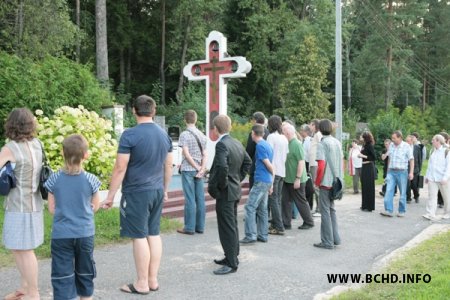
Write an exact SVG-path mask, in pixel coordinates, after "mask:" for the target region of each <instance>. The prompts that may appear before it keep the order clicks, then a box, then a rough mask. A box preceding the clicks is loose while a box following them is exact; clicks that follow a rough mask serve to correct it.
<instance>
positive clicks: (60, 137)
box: [55, 135, 64, 143]
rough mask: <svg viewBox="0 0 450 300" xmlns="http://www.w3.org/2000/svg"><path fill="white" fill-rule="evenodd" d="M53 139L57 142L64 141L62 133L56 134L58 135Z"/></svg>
mask: <svg viewBox="0 0 450 300" xmlns="http://www.w3.org/2000/svg"><path fill="white" fill-rule="evenodd" d="M55 141H56V142H58V143H62V142H63V141H64V137H63V136H62V135H58V136H57V137H56V138H55Z"/></svg>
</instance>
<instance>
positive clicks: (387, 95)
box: [384, 0, 393, 110]
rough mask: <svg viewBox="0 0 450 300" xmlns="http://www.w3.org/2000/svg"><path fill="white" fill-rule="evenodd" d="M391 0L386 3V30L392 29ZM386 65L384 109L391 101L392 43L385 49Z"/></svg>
mask: <svg viewBox="0 0 450 300" xmlns="http://www.w3.org/2000/svg"><path fill="white" fill-rule="evenodd" d="M392 1H393V0H389V3H388V14H389V19H388V27H389V28H388V30H392V13H393V6H392ZM386 66H387V71H388V75H387V79H386V92H385V100H384V102H385V103H384V106H385V109H386V110H388V107H389V104H390V103H391V72H392V44H391V45H389V47H388V49H387V57H386Z"/></svg>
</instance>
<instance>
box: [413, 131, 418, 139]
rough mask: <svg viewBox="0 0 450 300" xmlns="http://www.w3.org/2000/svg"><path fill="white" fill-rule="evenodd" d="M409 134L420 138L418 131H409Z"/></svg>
mask: <svg viewBox="0 0 450 300" xmlns="http://www.w3.org/2000/svg"><path fill="white" fill-rule="evenodd" d="M411 135H412V136H415V137H416V139H420V135H419V133H418V132H413V133H411Z"/></svg>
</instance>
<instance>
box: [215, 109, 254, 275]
mask: <svg viewBox="0 0 450 300" xmlns="http://www.w3.org/2000/svg"><path fill="white" fill-rule="evenodd" d="M213 124H214V129H213V130H214V133H215V134H216V135H218V137H219V139H218V142H217V144H216V154H215V156H214V161H213V164H212V167H211V170H210V176H209V182H208V192H209V194H210V195H211V196H212V197H213V198H215V199H216V213H217V223H218V228H219V238H220V243H221V244H222V248H223V251H224V253H225V258H223V259H221V260H216V259H215V260H214V262H215V263H216V264H219V265H222V267H221V268H220V269H218V270H215V271H214V274H216V275H225V274H229V273H234V272H236V270H237V267H238V258H237V256H238V255H239V232H238V226H237V205H238V203H239V200H240V199H241V181H242V180H244V178H245V176H246V175H247V173H248V171H249V169H250V166H251V164H252V160H251V159H250V157H249V156H248V154H247V153H246V152H245V149H244V147H243V146H242V144H241V143H240V142H239V141H238V140H236V139H233V138H232V137H230V136H229V132H230V130H231V120H230V118H229V117H228V116H226V115H218V116H217V117H215V118H214V121H213Z"/></svg>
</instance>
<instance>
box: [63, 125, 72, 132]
mask: <svg viewBox="0 0 450 300" xmlns="http://www.w3.org/2000/svg"><path fill="white" fill-rule="evenodd" d="M64 130H65V131H67V132H70V131H72V130H73V127H72V126H71V125H67V126H66V127H64Z"/></svg>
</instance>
